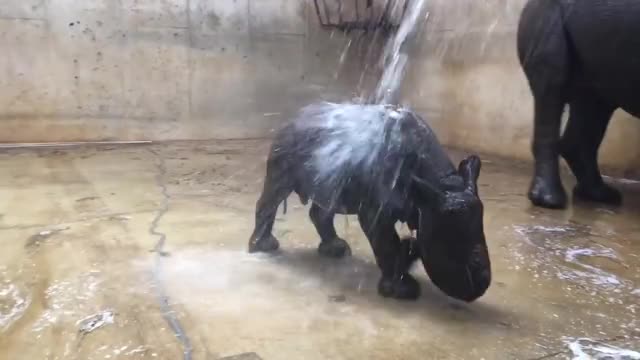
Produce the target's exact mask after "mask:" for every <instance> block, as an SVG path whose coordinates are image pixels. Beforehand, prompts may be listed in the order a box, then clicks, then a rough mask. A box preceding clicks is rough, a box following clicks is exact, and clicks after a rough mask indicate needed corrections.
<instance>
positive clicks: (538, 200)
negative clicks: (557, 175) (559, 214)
mask: <svg viewBox="0 0 640 360" xmlns="http://www.w3.org/2000/svg"><path fill="white" fill-rule="evenodd" d="M529 200H530V201H531V202H532V203H533V205H535V206H540V207H544V208H548V209H564V208H565V207H566V206H567V193H566V192H565V191H564V188H563V187H562V183H561V182H560V180H559V179H558V180H554V181H550V180H547V179H546V178H543V177H540V176H536V177H534V178H533V182H532V183H531V187H529Z"/></svg>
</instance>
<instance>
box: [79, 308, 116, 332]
mask: <svg viewBox="0 0 640 360" xmlns="http://www.w3.org/2000/svg"><path fill="white" fill-rule="evenodd" d="M114 318H115V313H114V312H113V311H112V310H104V311H101V312H99V313H97V314H94V315H91V316H87V317H86V318H84V319H82V320H78V321H77V322H76V325H78V326H79V331H80V332H81V333H83V334H88V333H90V332H93V331H94V330H97V329H99V328H101V327H103V326H105V325H108V324H113V323H114Z"/></svg>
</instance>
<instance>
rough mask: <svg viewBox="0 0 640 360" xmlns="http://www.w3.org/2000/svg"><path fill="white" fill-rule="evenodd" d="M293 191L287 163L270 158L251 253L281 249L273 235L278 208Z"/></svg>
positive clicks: (251, 239) (257, 208)
mask: <svg viewBox="0 0 640 360" xmlns="http://www.w3.org/2000/svg"><path fill="white" fill-rule="evenodd" d="M292 191H293V183H292V179H291V174H289V171H288V169H287V162H286V161H285V160H284V159H282V158H281V157H275V158H271V157H270V158H269V160H268V161H267V175H266V177H265V180H264V187H263V190H262V195H261V196H260V199H258V202H257V203H256V218H255V228H254V230H253V233H252V234H251V238H250V239H249V252H270V251H275V250H277V249H278V248H279V247H280V244H279V243H278V240H277V239H276V238H275V237H274V236H273V235H272V234H271V231H272V230H273V223H274V221H275V218H276V213H277V211H278V206H279V205H280V204H281V203H282V202H283V201H284V200H285V199H286V198H287V196H289V194H291V192H292Z"/></svg>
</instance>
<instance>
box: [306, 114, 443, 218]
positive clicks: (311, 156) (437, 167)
mask: <svg viewBox="0 0 640 360" xmlns="http://www.w3.org/2000/svg"><path fill="white" fill-rule="evenodd" d="M294 124H295V129H296V130H295V134H296V136H295V137H296V141H297V145H296V146H295V148H296V149H295V153H296V155H295V159H296V162H297V164H295V168H296V169H297V174H296V178H297V179H298V186H297V189H296V191H297V192H298V194H299V195H300V196H301V198H302V199H311V200H313V201H314V202H315V203H317V204H319V205H320V206H322V207H324V208H328V209H332V210H333V211H338V212H346V213H353V212H356V211H357V208H358V207H359V206H360V203H361V202H362V201H363V200H372V201H374V202H377V203H380V202H382V203H385V204H389V206H394V207H397V206H402V203H403V202H406V201H404V199H403V197H404V196H405V193H406V191H405V190H406V184H405V183H406V181H408V179H409V178H410V175H411V173H412V172H413V171H414V164H410V163H409V161H408V160H409V158H411V159H414V158H415V157H411V155H416V154H422V155H423V157H424V159H426V161H431V164H427V167H432V168H433V169H432V170H433V171H432V172H433V174H438V173H440V172H450V171H451V167H452V165H451V164H450V162H448V157H447V156H446V154H444V151H443V150H442V148H441V146H440V144H439V143H438V141H437V139H436V138H435V135H434V134H433V132H432V131H431V129H430V128H429V127H428V125H427V124H426V123H425V122H424V121H423V120H422V119H421V118H420V117H419V116H417V115H416V114H415V113H413V112H411V111H409V110H407V109H401V108H400V109H399V108H394V107H389V106H383V105H361V104H331V103H324V104H316V105H312V106H310V107H307V108H305V109H303V111H302V112H301V115H300V116H299V117H298V118H297V119H296V121H294ZM414 160H415V159H414Z"/></svg>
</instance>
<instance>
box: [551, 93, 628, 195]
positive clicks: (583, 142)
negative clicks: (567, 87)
mask: <svg viewBox="0 0 640 360" xmlns="http://www.w3.org/2000/svg"><path fill="white" fill-rule="evenodd" d="M570 106H571V113H570V115H569V122H568V123H567V127H566V129H565V131H564V134H563V135H562V140H561V146H560V149H561V150H560V151H561V155H562V157H563V158H564V159H565V160H566V161H567V164H569V167H570V168H571V171H572V172H573V174H574V175H575V176H576V179H577V180H578V184H577V185H576V187H575V188H574V191H573V193H574V196H575V197H577V198H579V199H583V200H587V201H595V202H601V203H606V204H611V205H619V204H620V203H621V202H622V195H621V194H620V192H619V191H618V190H616V189H614V188H612V187H611V186H609V185H607V184H605V182H604V180H603V179H602V176H601V174H600V168H599V167H598V149H599V148H600V144H601V143H602V139H603V138H604V135H605V133H606V131H607V126H608V125H609V120H610V119H611V116H612V115H613V111H614V110H615V107H614V106H611V105H609V104H607V103H605V102H604V101H602V100H601V99H600V98H599V97H598V96H596V95H594V94H592V93H590V92H587V91H581V92H580V93H578V94H577V95H576V96H575V98H574V100H572V101H571V103H570Z"/></svg>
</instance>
